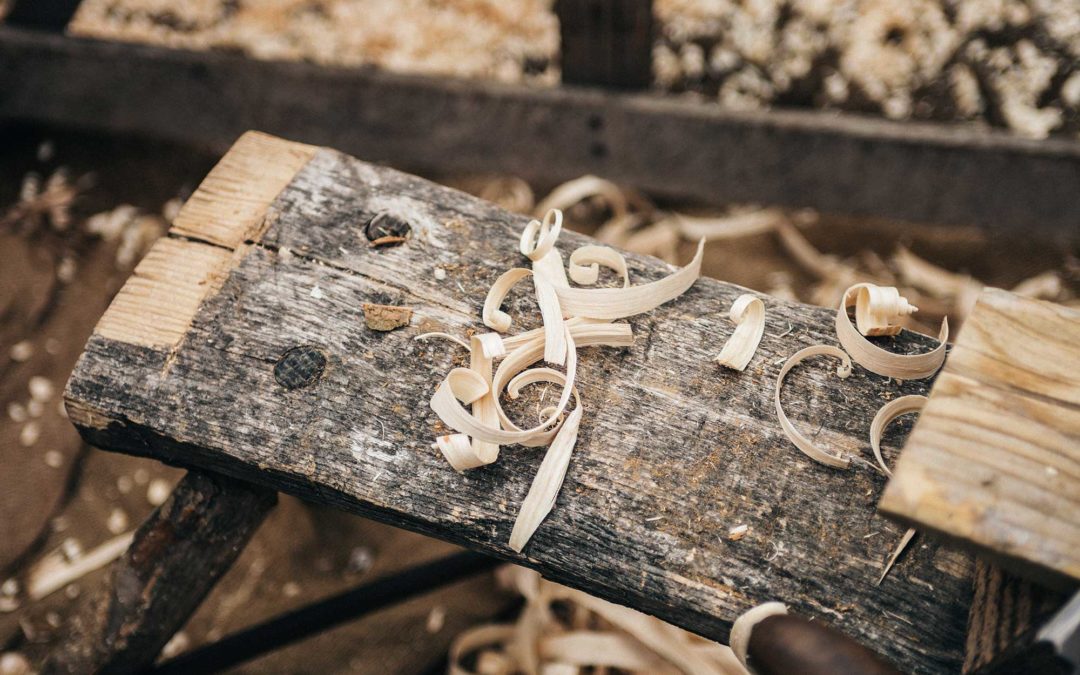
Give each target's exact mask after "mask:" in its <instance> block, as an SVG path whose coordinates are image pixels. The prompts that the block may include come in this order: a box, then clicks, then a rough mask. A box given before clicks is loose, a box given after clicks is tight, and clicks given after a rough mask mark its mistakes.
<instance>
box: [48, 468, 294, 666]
mask: <svg viewBox="0 0 1080 675" xmlns="http://www.w3.org/2000/svg"><path fill="white" fill-rule="evenodd" d="M276 503H277V493H276V492H275V491H273V490H268V489H266V488H262V487H257V486H255V485H251V484H250V483H245V482H243V481H238V480H235V479H233V478H227V477H225V476H222V475H219V474H215V473H206V472H202V471H189V472H188V474H187V475H186V476H184V478H183V479H181V481H180V482H179V483H178V484H177V486H176V489H174V490H173V493H172V495H171V496H170V497H169V499H168V500H166V502H165V503H164V504H162V505H161V506H159V507H158V508H157V509H156V510H155V511H154V512H153V513H152V514H151V515H150V517H149V518H148V519H147V521H146V522H145V523H143V524H142V526H141V527H139V529H138V530H137V531H136V532H135V538H134V540H133V541H132V543H131V546H130V547H129V548H128V550H127V552H126V553H125V554H124V555H123V556H122V557H121V558H120V559H118V560H117V561H116V562H115V563H113V565H112V566H111V567H110V568H109V573H108V578H107V582H106V583H105V585H104V586H103V587H102V588H100V589H99V590H98V591H97V593H95V594H94V595H92V596H91V597H90V598H89V599H88V601H87V602H86V603H85V604H84V605H83V606H82V607H81V608H80V610H79V612H78V614H77V615H76V617H75V619H74V621H73V622H72V624H71V632H70V633H69V635H68V638H67V640H66V642H64V643H63V644H61V645H60V646H59V647H57V649H56V650H55V651H54V652H53V654H52V655H51V656H50V657H49V658H48V660H47V661H46V662H45V665H44V667H43V669H42V672H44V673H78V674H85V673H99V672H109V673H128V672H135V671H139V670H142V669H145V668H147V667H149V666H151V665H152V664H153V663H154V660H155V659H156V658H157V656H158V654H160V653H161V648H162V647H164V646H165V643H166V642H168V641H169V639H170V638H171V637H172V636H173V634H174V633H175V632H176V631H177V630H179V629H180V627H181V626H183V625H184V622H186V621H187V620H188V618H189V617H190V616H191V614H192V613H193V612H194V611H195V609H196V608H197V607H198V606H199V603H201V602H202V600H203V598H204V597H206V594H207V593H209V592H210V589H211V588H213V587H214V584H215V583H217V580H218V579H220V578H221V576H222V575H223V574H224V573H225V572H226V571H227V570H228V569H229V567H231V566H232V564H233V561H235V560H236V558H237V556H239V555H240V552H241V551H242V550H243V549H244V546H245V545H246V544H247V542H248V540H249V539H251V535H252V534H254V533H255V530H256V529H258V527H259V525H260V524H261V523H262V522H263V519H265V518H266V516H267V514H268V513H269V512H270V509H271V508H272V507H273V506H274V504H276Z"/></svg>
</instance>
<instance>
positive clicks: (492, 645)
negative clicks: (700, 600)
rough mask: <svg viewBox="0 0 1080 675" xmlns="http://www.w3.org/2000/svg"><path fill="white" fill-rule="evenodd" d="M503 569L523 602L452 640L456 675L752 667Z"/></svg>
mask: <svg viewBox="0 0 1080 675" xmlns="http://www.w3.org/2000/svg"><path fill="white" fill-rule="evenodd" d="M497 577H498V579H499V582H500V584H501V585H503V586H504V587H505V588H508V589H510V590H512V591H514V592H515V593H518V594H520V595H521V596H522V597H524V598H525V607H524V608H523V609H522V610H521V613H520V615H519V616H518V619H517V621H516V622H515V623H513V624H490V625H485V626H478V627H475V628H471V629H469V630H467V631H465V632H464V633H461V634H460V635H458V637H457V638H456V639H455V640H454V643H453V644H452V645H451V647H450V664H449V668H448V670H447V672H448V673H450V675H482V674H483V675H487V674H489V673H541V672H543V673H554V672H559V673H562V672H566V673H578V672H581V669H582V668H597V669H600V670H601V672H606V671H607V669H608V668H612V669H618V670H619V671H627V672H632V673H633V672H640V673H657V674H675V673H695V674H696V675H747V673H748V671H747V670H746V668H745V667H744V666H743V665H742V664H741V663H740V662H739V660H738V659H737V658H736V656H735V653H734V652H732V650H731V649H730V648H729V647H726V646H724V645H721V644H718V643H715V642H710V641H708V640H705V639H704V638H701V637H698V636H696V635H694V634H693V633H690V632H688V631H685V630H682V629H681V628H676V627H675V626H672V625H670V624H667V623H664V622H663V621H661V620H659V619H656V618H654V617H651V616H648V615H646V614H642V613H641V612H638V611H636V610H633V609H630V608H628V607H622V606H619V605H616V604H613V603H610V602H607V601H606V600H601V599H599V598H596V597H593V596H591V595H588V594H587V593H583V592H581V591H577V590H574V589H571V588H567V587H565V586H561V585H559V584H556V583H553V582H551V581H547V580H545V579H543V578H541V577H540V575H539V574H537V573H536V572H534V571H532V570H527V569H525V568H523V567H515V566H508V567H504V568H502V569H500V570H499V572H498V573H497ZM467 663H472V664H473V665H472V666H471V667H470V666H468V665H466V664H467Z"/></svg>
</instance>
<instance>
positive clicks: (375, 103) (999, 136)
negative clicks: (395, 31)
mask: <svg viewBox="0 0 1080 675" xmlns="http://www.w3.org/2000/svg"><path fill="white" fill-rule="evenodd" d="M0 62H2V63H4V68H3V69H0V119H4V118H8V119H26V120H37V121H40V122H48V123H54V124H61V125H71V126H76V127H82V128H91V129H99V130H106V131H110V132H117V133H131V134H143V135H150V136H154V137H160V138H166V139H170V140H174V141H180V142H186V143H195V144H200V145H210V146H213V147H215V148H218V149H220V151H224V150H225V148H227V147H228V145H229V144H230V143H231V142H232V140H233V139H235V138H236V137H237V136H238V135H239V134H241V133H243V132H244V131H246V130H247V129H251V128H257V129H263V130H265V131H268V132H271V133H277V134H280V135H283V136H287V137H289V138H292V139H296V140H301V141H304V142H307V143H314V144H333V145H334V146H335V147H339V148H341V149H343V150H345V151H348V152H353V153H356V154H359V155H362V156H363V157H365V158H367V159H369V160H371V161H378V162H388V163H390V164H392V165H394V166H396V167H399V168H404V169H409V170H422V171H428V172H435V173H455V172H456V173H461V172H465V173H468V172H506V173H511V174H516V175H519V176H522V177H524V178H526V179H529V180H534V181H538V182H546V183H552V182H555V181H560V180H565V179H569V178H575V177H577V176H580V175H582V174H587V173H592V174H597V175H602V176H605V177H608V178H610V179H612V180H615V181H617V182H620V183H624V184H626V185H629V186H632V187H635V188H639V189H641V190H644V191H647V192H650V193H654V194H657V195H661V196H668V197H676V198H685V199H694V200H700V201H703V202H706V203H712V204H723V203H730V202H759V203H768V204H778V205H789V206H797V207H803V206H807V207H814V208H817V209H821V210H824V211H831V212H841V213H848V214H855V215H859V214H862V215H876V216H887V217H895V218H901V219H908V220H915V221H923V222H933V223H965V224H967V223H977V224H983V225H989V226H1000V227H1013V228H1023V229H1024V231H1034V230H1042V231H1043V232H1044V233H1045V232H1051V233H1057V235H1058V236H1060V237H1064V238H1070V239H1072V238H1076V237H1078V236H1080V235H1078V229H1077V228H1076V220H1075V214H1076V213H1078V212H1080V190H1077V189H1076V186H1077V185H1080V142H1077V141H1075V140H1067V139H1052V140H1046V141H1032V140H1026V139H1022V138H1017V137H1014V136H1011V135H1008V134H1005V133H991V132H985V131H982V130H975V129H972V128H971V127H966V126H946V125H936V124H917V123H895V122H888V121H885V120H880V119H876V118H873V119H872V118H866V117H858V116H854V115H848V116H837V115H833V114H831V113H816V112H802V111H771V112H762V111H755V112H732V111H725V110H722V109H721V108H719V107H718V106H717V105H715V104H711V103H705V102H695V101H687V100H686V99H683V98H677V97H665V96H658V95H630V94H622V95H617V94H612V93H605V92H601V91H596V90H585V89H576V88H558V89H554V88H553V89H544V88H530V87H520V86H507V85H499V84H495V83H486V82H475V81H463V80H454V79H446V78H441V79H433V78H423V77H412V76H405V75H395V74H391V73H385V72H379V71H374V70H367V69H344V68H327V67H319V66H315V65H311V64H305V63H278V62H267V61H255V60H251V59H247V58H244V57H242V56H238V55H235V54H224V53H217V52H197V53H196V52H184V51H177V50H171V49H163V48H158V47H149V46H140V45H132V44H122V43H115V42H99V41H94V40H81V39H71V38H63V37H59V36H49V35H40V34H33V33H29V32H26V31H17V30H14V29H11V28H0Z"/></svg>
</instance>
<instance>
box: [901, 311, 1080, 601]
mask: <svg viewBox="0 0 1080 675" xmlns="http://www.w3.org/2000/svg"><path fill="white" fill-rule="evenodd" d="M880 507H881V509H882V511H884V512H885V513H887V514H889V515H892V516H895V517H897V518H900V519H903V520H905V521H909V522H912V523H915V524H916V525H917V526H920V527H928V528H931V529H933V530H935V531H937V532H940V533H942V534H945V535H947V536H949V537H951V538H953V539H954V540H956V541H958V542H962V543H964V544H967V545H969V546H971V547H974V548H976V549H977V550H980V551H984V552H985V553H987V554H988V555H990V556H993V558H994V559H995V560H998V561H1000V562H1001V563H1002V564H1003V565H1005V566H1007V567H1008V568H1010V569H1012V570H1014V571H1017V572H1018V573H1023V574H1029V575H1035V576H1036V577H1037V578H1039V579H1042V580H1044V581H1046V582H1048V583H1053V584H1057V585H1062V584H1064V585H1068V584H1069V583H1075V580H1076V579H1080V312H1078V311H1076V310H1073V309H1069V308H1066V307H1063V306H1059V305H1052V304H1050V303H1046V302H1040V301H1036V300H1028V299H1025V298H1021V297H1019V296H1016V295H1013V294H1011V293H1008V292H1006V291H1001V290H987V291H984V292H983V294H982V295H981V296H980V298H979V301H978V303H977V304H976V306H975V309H974V310H973V312H972V313H971V315H970V316H969V317H968V319H967V321H966V322H965V323H964V329H963V331H962V332H961V333H960V336H959V338H958V339H957V342H956V347H955V348H954V349H953V350H952V352H951V354H950V356H949V358H948V360H947V361H946V363H945V368H944V369H943V371H942V374H941V375H940V376H939V377H938V379H937V382H936V383H935V384H934V388H933V391H932V392H931V395H930V400H929V402H928V403H927V405H926V407H925V408H924V409H923V412H922V414H921V415H920V417H919V423H918V424H917V425H916V427H915V430H914V431H913V433H912V434H911V438H910V440H909V441H908V443H907V445H906V446H905V448H904V453H903V455H902V456H901V458H900V461H899V463H898V464H897V467H896V470H895V471H894V476H893V479H892V481H891V482H890V483H889V487H888V489H887V490H886V491H885V494H884V496H883V497H882V500H881V504H880ZM1069 579H1072V580H1073V581H1072V582H1069V581H1068V580H1069Z"/></svg>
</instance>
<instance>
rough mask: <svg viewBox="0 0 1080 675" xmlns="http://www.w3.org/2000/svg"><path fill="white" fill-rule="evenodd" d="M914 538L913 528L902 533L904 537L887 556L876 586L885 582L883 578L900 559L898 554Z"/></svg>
mask: <svg viewBox="0 0 1080 675" xmlns="http://www.w3.org/2000/svg"><path fill="white" fill-rule="evenodd" d="M914 537H915V528H913V527H909V528H908V529H907V531H906V532H904V536H903V537H901V538H900V543H899V544H897V545H896V548H895V549H894V550H893V552H892V555H890V556H889V561H888V562H886V563H885V569H883V570H881V576H880V577H878V580H877V584H876V585H877V586H880V585H881V582H882V581H885V577H886V576H888V574H889V570H891V569H892V568H893V565H895V564H896V560H897V559H898V558H899V557H900V554H901V553H903V552H904V549H905V548H907V546H908V544H910V543H911V540H912V539H913V538H914Z"/></svg>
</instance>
